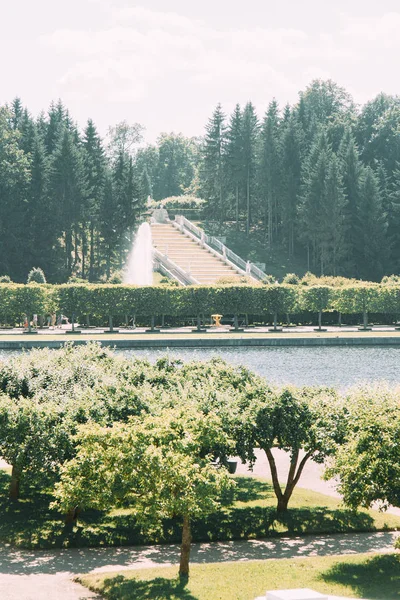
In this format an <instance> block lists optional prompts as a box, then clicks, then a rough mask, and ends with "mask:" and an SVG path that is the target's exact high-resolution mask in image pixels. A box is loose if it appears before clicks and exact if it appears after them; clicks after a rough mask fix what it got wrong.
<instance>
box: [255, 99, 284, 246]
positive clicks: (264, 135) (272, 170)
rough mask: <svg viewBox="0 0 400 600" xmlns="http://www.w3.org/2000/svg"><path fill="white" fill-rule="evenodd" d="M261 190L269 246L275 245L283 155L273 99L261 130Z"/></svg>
mask: <svg viewBox="0 0 400 600" xmlns="http://www.w3.org/2000/svg"><path fill="white" fill-rule="evenodd" d="M260 138H261V151H260V154H261V157H260V176H259V180H260V192H261V195H262V217H263V221H264V228H265V233H266V239H267V243H268V247H269V248H270V249H271V248H272V246H273V245H274V241H275V240H276V237H277V233H278V219H279V216H278V195H279V192H280V190H279V187H280V172H281V164H280V161H281V157H280V140H279V112H278V104H277V102H276V101H275V100H273V101H272V102H271V103H270V105H269V107H268V111H267V114H266V115H265V118H264V122H263V125H262V130H261V135H260Z"/></svg>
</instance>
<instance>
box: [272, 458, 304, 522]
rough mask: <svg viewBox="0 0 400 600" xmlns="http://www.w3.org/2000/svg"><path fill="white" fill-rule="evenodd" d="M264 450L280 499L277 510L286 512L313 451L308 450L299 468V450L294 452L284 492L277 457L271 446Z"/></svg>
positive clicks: (273, 483) (274, 486)
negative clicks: (280, 481) (276, 461)
mask: <svg viewBox="0 0 400 600" xmlns="http://www.w3.org/2000/svg"><path fill="white" fill-rule="evenodd" d="M264 452H265V454H266V455H267V459H268V463H269V468H270V470H271V476H272V485H273V488H274V492H275V496H276V498H277V500H278V503H277V506H276V510H277V512H278V513H280V512H284V511H286V510H287V508H288V504H289V500H290V498H291V496H292V494H293V490H294V488H295V487H296V485H297V483H298V481H299V479H300V477H301V474H302V472H303V469H304V466H305V464H306V462H307V460H308V459H309V458H310V457H311V456H312V452H307V454H305V455H304V456H303V458H302V459H301V461H300V464H299V466H298V468H297V463H298V459H299V451H298V450H297V451H295V452H294V453H293V456H292V460H291V461H290V468H289V473H288V476H287V481H286V487H285V491H284V492H282V488H281V486H280V483H279V478H278V471H277V468H276V463H275V459H274V456H273V454H272V451H271V448H264ZM296 469H297V471H296Z"/></svg>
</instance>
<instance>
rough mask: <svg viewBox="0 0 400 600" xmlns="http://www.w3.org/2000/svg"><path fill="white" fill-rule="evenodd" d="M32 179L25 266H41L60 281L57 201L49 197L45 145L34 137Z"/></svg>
mask: <svg viewBox="0 0 400 600" xmlns="http://www.w3.org/2000/svg"><path fill="white" fill-rule="evenodd" d="M30 172H31V179H30V182H29V188H28V192H27V200H28V202H27V211H28V230H29V237H28V244H29V250H28V253H27V257H26V259H25V260H26V262H25V265H26V267H28V268H31V267H33V266H34V265H37V264H40V265H42V267H43V269H44V271H45V272H46V273H47V274H48V276H49V278H50V279H51V280H52V281H54V280H55V281H57V280H59V275H58V265H57V258H58V256H59V250H60V248H59V244H58V237H59V235H60V234H61V227H60V223H59V222H58V219H57V218H56V215H57V206H56V198H55V197H50V195H49V161H48V159H47V157H46V153H45V149H44V144H43V141H42V140H41V138H40V137H39V135H38V134H37V133H36V134H35V139H34V143H33V149H32V154H31V163H30Z"/></svg>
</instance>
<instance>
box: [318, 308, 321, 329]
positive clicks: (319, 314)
mask: <svg viewBox="0 0 400 600" xmlns="http://www.w3.org/2000/svg"><path fill="white" fill-rule="evenodd" d="M321 328H322V310H320V311H318V329H319V330H320V331H321Z"/></svg>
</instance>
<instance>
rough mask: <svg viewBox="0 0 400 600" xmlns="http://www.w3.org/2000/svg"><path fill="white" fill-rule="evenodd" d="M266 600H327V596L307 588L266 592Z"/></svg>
mask: <svg viewBox="0 0 400 600" xmlns="http://www.w3.org/2000/svg"><path fill="white" fill-rule="evenodd" d="M267 600H328V596H324V595H323V594H320V593H318V592H314V591H313V590H310V589H308V588H302V589H297V590H276V591H272V592H267Z"/></svg>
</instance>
